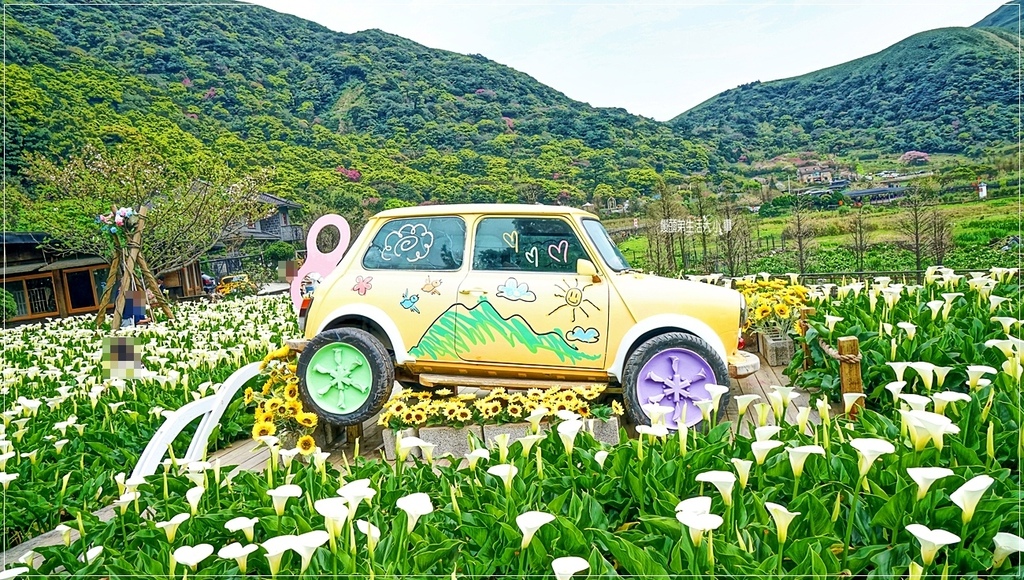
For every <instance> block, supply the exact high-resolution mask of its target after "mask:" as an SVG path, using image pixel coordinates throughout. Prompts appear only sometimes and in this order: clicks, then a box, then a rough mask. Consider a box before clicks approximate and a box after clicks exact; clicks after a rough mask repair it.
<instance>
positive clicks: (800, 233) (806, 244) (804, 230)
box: [784, 195, 814, 274]
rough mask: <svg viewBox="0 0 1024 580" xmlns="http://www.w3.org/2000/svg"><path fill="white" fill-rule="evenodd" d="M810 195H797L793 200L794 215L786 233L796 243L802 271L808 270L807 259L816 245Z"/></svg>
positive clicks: (797, 256) (797, 262) (797, 260)
mask: <svg viewBox="0 0 1024 580" xmlns="http://www.w3.org/2000/svg"><path fill="white" fill-rule="evenodd" d="M809 198H810V196H809V195H797V196H796V197H795V198H794V200H793V210H792V211H793V217H792V218H790V220H789V226H787V227H786V230H785V232H784V233H786V234H788V236H789V238H790V239H792V240H793V243H794V244H796V264H797V268H798V269H799V270H800V273H801V274H803V273H804V272H805V271H806V269H805V268H806V266H807V260H808V258H809V257H810V252H811V250H812V249H813V246H814V224H813V223H812V221H811V216H810V212H809V211H808V206H809V203H810V202H809Z"/></svg>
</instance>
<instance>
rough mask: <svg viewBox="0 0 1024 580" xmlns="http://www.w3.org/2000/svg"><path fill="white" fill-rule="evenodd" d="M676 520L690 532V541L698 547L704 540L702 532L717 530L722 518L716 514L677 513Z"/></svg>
mask: <svg viewBox="0 0 1024 580" xmlns="http://www.w3.org/2000/svg"><path fill="white" fill-rule="evenodd" d="M676 519H677V520H679V522H680V523H681V524H683V525H684V526H686V527H687V528H688V529H689V530H690V540H691V541H692V542H693V545H695V546H699V545H701V543H702V542H703V540H704V532H706V531H709V530H717V529H718V528H719V526H721V525H722V522H723V520H722V516H719V515H717V514H711V513H707V514H700V513H693V512H689V511H685V510H684V511H677V512H676Z"/></svg>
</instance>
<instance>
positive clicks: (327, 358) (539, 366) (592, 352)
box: [297, 205, 758, 428]
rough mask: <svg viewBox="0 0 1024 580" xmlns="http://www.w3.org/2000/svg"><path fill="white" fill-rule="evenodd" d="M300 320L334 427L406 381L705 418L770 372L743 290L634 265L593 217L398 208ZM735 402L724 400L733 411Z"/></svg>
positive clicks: (638, 415)
mask: <svg viewBox="0 0 1024 580" xmlns="http://www.w3.org/2000/svg"><path fill="white" fill-rule="evenodd" d="M323 274H326V275H325V277H324V279H323V281H322V282H321V283H320V286H319V287H318V288H317V290H316V292H315V294H314V296H313V297H312V299H309V298H307V300H306V303H305V304H304V305H303V307H302V310H301V312H300V325H301V326H302V327H303V329H304V333H305V337H306V338H307V339H308V342H307V344H306V345H305V347H304V348H303V351H302V354H301V356H300V358H299V363H298V369H297V370H298V374H299V377H300V381H301V382H300V386H301V389H300V391H301V392H302V394H303V397H304V398H305V399H306V401H307V402H308V403H311V404H312V407H314V408H315V409H316V410H317V412H318V414H319V415H320V416H321V417H322V418H324V419H325V420H327V421H329V422H331V423H334V424H338V425H351V424H355V423H359V422H362V421H365V420H366V419H369V418H370V417H372V416H373V415H374V414H376V413H377V412H378V411H379V410H380V409H381V407H382V406H383V404H384V403H385V401H386V400H387V399H388V398H389V396H390V394H391V392H392V387H393V385H394V381H395V380H396V379H397V380H398V381H399V382H400V383H403V384H406V385H409V384H418V385H423V386H427V387H438V386H442V385H443V386H480V387H492V386H503V387H506V388H531V387H549V386H552V385H558V386H563V387H571V386H576V385H592V384H595V383H600V384H603V385H609V386H612V387H621V389H622V394H623V402H624V403H625V406H626V412H627V414H628V416H629V418H630V419H631V420H633V421H634V422H636V423H638V424H640V423H649V422H650V420H649V418H648V415H647V411H645V410H644V406H645V405H648V404H652V403H653V404H657V405H661V406H663V407H667V408H668V409H669V410H670V412H669V414H668V415H667V420H668V424H669V426H670V427H672V428H674V427H676V426H678V425H679V424H680V423H685V424H687V425H692V424H694V423H697V422H699V421H700V419H701V413H700V410H699V409H698V408H697V407H696V406H695V405H694V403H695V402H696V401H701V400H708V399H710V398H711V397H710V395H709V393H708V391H707V389H706V387H707V386H708V385H711V384H721V385H728V384H729V376H730V368H732V369H733V375H734V376H739V375H742V376H745V375H748V374H751V373H753V372H754V371H756V370H757V368H758V363H757V361H756V358H754V359H753V360H752V359H751V356H750V355H748V354H747V353H744V352H743V351H742V350H740V349H739V348H738V342H739V339H740V328H741V326H742V325H743V323H744V317H745V316H746V306H745V304H744V300H743V297H742V295H741V294H740V293H739V292H736V291H734V290H731V289H727V288H722V287H719V286H713V285H709V284H702V283H697V282H689V281H684V280H677V279H668V278H660V277H657V276H650V275H646V274H642V273H639V272H637V271H634V270H632V269H631V268H630V266H629V264H628V263H627V262H626V259H625V258H624V257H623V256H622V254H621V253H620V252H619V250H618V249H617V248H616V246H615V244H614V243H613V242H612V240H611V238H610V237H609V236H608V233H607V232H606V231H605V229H604V227H603V226H602V225H601V222H600V221H599V220H598V218H597V217H596V216H594V215H593V214H590V213H588V212H585V211H582V210H577V209H572V208H566V207H547V206H536V205H449V206H441V205H438V206H425V207H414V208H403V209H396V210H389V211H385V212H382V213H380V214H378V215H376V216H374V217H373V218H371V219H370V221H369V222H368V223H367V224H366V227H365V228H363V230H362V232H361V234H360V235H359V237H358V238H357V239H356V240H355V242H354V243H353V245H352V248H351V249H350V250H349V251H348V252H347V253H346V254H345V256H344V257H343V258H342V259H341V262H340V263H339V264H338V265H337V267H336V268H335V269H334V270H333V271H332V272H330V273H323ZM722 408H724V404H723V405H722Z"/></svg>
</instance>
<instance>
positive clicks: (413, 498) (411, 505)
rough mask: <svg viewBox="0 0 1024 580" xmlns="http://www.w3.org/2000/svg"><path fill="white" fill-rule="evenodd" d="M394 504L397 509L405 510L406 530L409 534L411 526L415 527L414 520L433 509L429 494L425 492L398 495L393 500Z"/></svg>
mask: <svg viewBox="0 0 1024 580" xmlns="http://www.w3.org/2000/svg"><path fill="white" fill-rule="evenodd" d="M395 505H396V506H397V507H398V509H400V510H402V511H404V512H405V514H406V516H407V519H408V525H407V526H406V531H407V532H408V533H410V534H411V533H412V530H413V528H415V527H416V522H417V520H419V519H420V516H425V515H427V514H429V513H431V512H433V511H434V504H433V503H432V502H431V501H430V496H429V495H427V494H425V493H413V494H409V495H407V496H404V497H400V498H398V501H397V502H395Z"/></svg>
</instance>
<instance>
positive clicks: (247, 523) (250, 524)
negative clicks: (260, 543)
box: [224, 516, 260, 542]
mask: <svg viewBox="0 0 1024 580" xmlns="http://www.w3.org/2000/svg"><path fill="white" fill-rule="evenodd" d="M259 521H260V519H259V518H255V517H253V518H247V517H245V516H238V517H237V518H233V519H230V520H228V521H227V523H225V524H224V528H225V529H226V530H227V531H229V532H237V531H239V530H241V531H242V533H243V534H245V539H246V540H248V541H250V542H251V541H252V537H253V528H254V527H255V526H256V524H257V523H258V522H259Z"/></svg>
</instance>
